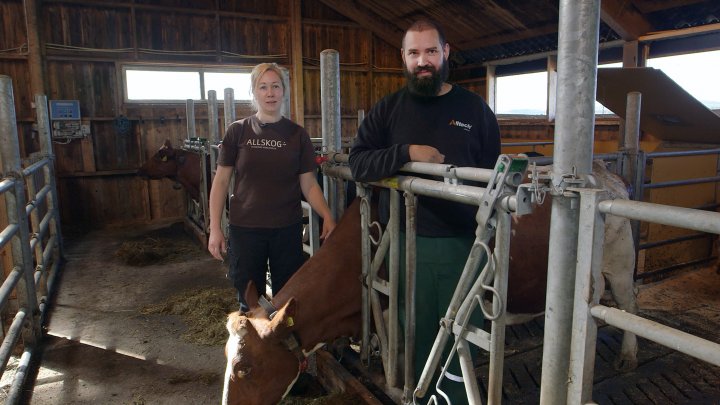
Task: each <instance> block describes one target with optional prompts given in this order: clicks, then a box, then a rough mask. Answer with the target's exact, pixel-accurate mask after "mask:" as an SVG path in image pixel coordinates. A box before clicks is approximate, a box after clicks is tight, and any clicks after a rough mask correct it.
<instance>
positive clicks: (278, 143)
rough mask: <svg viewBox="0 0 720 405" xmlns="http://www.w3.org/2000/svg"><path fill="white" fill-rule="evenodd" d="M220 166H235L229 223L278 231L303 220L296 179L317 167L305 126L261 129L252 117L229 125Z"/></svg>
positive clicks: (282, 122) (277, 125) (284, 124)
mask: <svg viewBox="0 0 720 405" xmlns="http://www.w3.org/2000/svg"><path fill="white" fill-rule="evenodd" d="M218 165H220V166H234V167H235V170H234V173H235V184H234V188H233V194H232V196H231V198H230V224H232V225H237V226H244V227H252V228H281V227H284V226H288V225H291V224H294V223H297V222H299V221H300V220H301V219H302V208H301V206H300V199H301V198H302V191H301V189H300V174H302V173H307V172H310V171H313V170H315V168H316V167H317V165H316V163H315V153H314V149H313V145H312V142H311V141H310V136H309V135H308V133H307V131H305V129H304V128H303V127H301V126H299V125H297V124H295V123H294V122H292V121H290V120H288V119H286V118H282V119H281V120H280V121H278V122H274V123H268V124H260V121H259V120H258V118H257V117H256V116H255V115H252V116H250V117H248V118H244V119H242V120H239V121H236V122H233V123H232V124H231V125H230V127H228V129H227V132H226V133H225V138H224V139H223V141H222V144H221V145H220V157H219V159H218Z"/></svg>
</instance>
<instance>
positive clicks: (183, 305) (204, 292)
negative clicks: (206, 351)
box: [140, 288, 238, 346]
mask: <svg viewBox="0 0 720 405" xmlns="http://www.w3.org/2000/svg"><path fill="white" fill-rule="evenodd" d="M236 297H237V294H236V292H235V289H233V288H204V289H195V290H190V291H185V292H182V293H179V294H176V295H174V296H172V297H170V298H169V299H168V300H166V301H165V302H162V303H159V304H152V305H148V306H146V307H144V308H142V309H141V310H140V312H141V313H143V314H146V315H148V314H169V315H180V316H181V317H182V319H183V321H184V322H185V323H186V324H187V325H188V330H187V332H185V333H184V334H183V335H182V338H183V339H184V340H185V341H187V342H190V343H195V344H199V345H203V346H218V345H223V344H225V341H227V337H228V334H227V330H226V329H225V324H226V322H227V315H228V314H229V313H230V312H233V311H236V310H237V306H238V303H237V298H236Z"/></svg>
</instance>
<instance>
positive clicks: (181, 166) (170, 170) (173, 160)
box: [138, 140, 202, 201]
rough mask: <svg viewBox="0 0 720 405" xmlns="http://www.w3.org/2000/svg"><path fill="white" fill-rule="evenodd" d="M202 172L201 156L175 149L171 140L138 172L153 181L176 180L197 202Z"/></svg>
mask: <svg viewBox="0 0 720 405" xmlns="http://www.w3.org/2000/svg"><path fill="white" fill-rule="evenodd" d="M201 172H202V169H201V165H200V155H199V154H197V153H194V152H189V151H186V150H182V149H175V148H173V147H172V144H171V143H170V140H166V141H165V143H164V144H163V146H161V147H160V149H158V151H157V152H156V153H155V155H153V157H152V158H150V160H148V161H147V162H145V164H144V165H142V167H141V168H140V169H139V170H138V174H139V175H140V176H144V177H149V178H151V179H155V180H157V179H162V178H163V177H168V178H170V179H172V180H176V181H177V182H178V183H180V184H181V185H182V186H183V187H185V190H186V191H187V192H188V194H190V196H191V197H192V198H193V199H195V200H197V201H199V200H200V181H201V176H200V174H201Z"/></svg>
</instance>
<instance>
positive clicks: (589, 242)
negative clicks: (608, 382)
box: [567, 189, 720, 403]
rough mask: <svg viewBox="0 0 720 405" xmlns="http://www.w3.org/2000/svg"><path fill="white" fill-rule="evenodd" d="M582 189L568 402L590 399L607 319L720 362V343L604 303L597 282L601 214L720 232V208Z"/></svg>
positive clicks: (651, 338)
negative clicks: (622, 197) (602, 325)
mask: <svg viewBox="0 0 720 405" xmlns="http://www.w3.org/2000/svg"><path fill="white" fill-rule="evenodd" d="M574 191H576V192H578V193H579V194H580V204H579V205H580V221H579V228H580V229H582V230H583V232H582V233H580V234H579V235H578V261H577V266H576V268H575V273H576V279H575V292H574V294H575V297H574V301H573V308H574V309H573V321H572V344H571V350H570V352H571V358H570V368H569V370H570V372H569V378H568V387H567V392H568V403H585V402H587V401H588V400H589V399H590V395H591V389H589V388H588V386H589V385H591V384H592V381H593V370H594V359H595V353H594V350H595V346H596V339H597V324H596V322H595V319H601V320H603V321H605V322H607V323H608V324H610V325H612V326H615V327H618V328H620V329H622V330H624V331H627V332H630V333H633V334H635V335H638V336H641V337H644V338H647V339H649V340H652V341H654V342H656V343H659V344H661V345H663V346H666V347H669V348H671V349H674V350H676V351H680V352H682V353H685V354H688V355H690V356H693V357H695V358H698V359H700V360H705V361H707V362H709V363H711V364H714V365H717V366H720V344H718V343H714V342H711V341H709V340H706V339H703V338H700V337H697V336H694V335H691V334H689V333H686V332H683V331H680V330H677V329H674V328H671V327H668V326H665V325H662V324H660V323H657V322H654V321H651V320H647V319H644V318H642V317H639V316H637V315H634V314H630V313H628V312H625V311H622V310H619V309H615V308H608V307H605V306H602V305H599V301H600V296H599V294H598V293H597V291H598V290H597V285H596V283H597V281H596V280H598V279H599V278H601V277H602V276H601V267H602V256H603V248H604V246H603V239H604V236H603V235H604V230H605V222H604V218H605V217H604V216H602V215H601V214H603V213H604V214H612V215H616V216H620V217H624V218H628V219H634V220H639V221H647V222H652V223H658V224H663V225H670V226H676V227H679V228H685V229H690V230H696V231H702V232H710V233H715V234H720V213H716V212H708V211H701V210H695V209H690V208H682V207H672V206H665V205H660V204H653V203H645V202H638V201H627V200H604V201H603V199H604V198H607V196H606V195H605V194H604V192H603V191H601V190H593V189H574Z"/></svg>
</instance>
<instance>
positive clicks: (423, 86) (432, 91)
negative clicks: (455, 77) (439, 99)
mask: <svg viewBox="0 0 720 405" xmlns="http://www.w3.org/2000/svg"><path fill="white" fill-rule="evenodd" d="M423 71H426V72H430V73H432V75H430V76H426V77H418V76H417V74H418V73H420V72H423ZM404 72H405V78H406V79H407V85H408V89H409V90H410V92H411V93H413V94H416V95H418V96H422V97H433V96H437V95H438V93H440V89H441V88H442V85H443V83H445V81H446V80H447V78H448V77H449V75H450V69H449V68H448V63H447V60H445V61H443V64H442V66H440V71H439V72H438V71H437V69H435V67H434V66H423V67H418V68H415V70H414V72H413V73H410V72H409V71H408V68H407V66H405V69H404Z"/></svg>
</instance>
